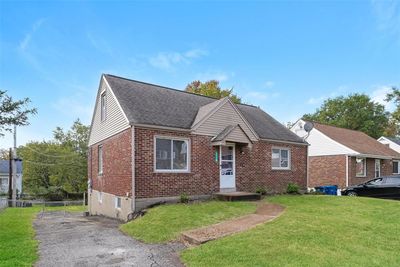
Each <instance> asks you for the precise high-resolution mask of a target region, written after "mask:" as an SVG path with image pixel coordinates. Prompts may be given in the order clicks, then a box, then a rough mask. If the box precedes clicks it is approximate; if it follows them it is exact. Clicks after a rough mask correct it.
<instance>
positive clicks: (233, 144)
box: [218, 143, 236, 190]
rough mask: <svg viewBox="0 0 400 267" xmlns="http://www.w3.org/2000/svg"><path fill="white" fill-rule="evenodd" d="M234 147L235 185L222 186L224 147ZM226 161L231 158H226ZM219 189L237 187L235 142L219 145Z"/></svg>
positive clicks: (233, 167)
mask: <svg viewBox="0 0 400 267" xmlns="http://www.w3.org/2000/svg"><path fill="white" fill-rule="evenodd" d="M223 146H226V147H232V169H233V181H234V187H221V177H222V175H221V164H222V147H223ZM224 161H229V160H224ZM218 163H219V189H220V190H221V189H231V188H236V145H235V143H226V144H225V145H220V146H219V159H218Z"/></svg>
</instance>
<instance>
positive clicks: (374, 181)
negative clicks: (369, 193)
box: [366, 178, 383, 185]
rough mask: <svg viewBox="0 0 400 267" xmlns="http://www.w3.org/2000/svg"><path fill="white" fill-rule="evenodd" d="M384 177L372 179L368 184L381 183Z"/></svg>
mask: <svg viewBox="0 0 400 267" xmlns="http://www.w3.org/2000/svg"><path fill="white" fill-rule="evenodd" d="M382 180H383V179H382V178H378V179H374V180H371V181H369V182H367V183H366V184H367V185H380V184H382Z"/></svg>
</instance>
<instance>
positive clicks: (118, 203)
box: [115, 197, 121, 209]
mask: <svg viewBox="0 0 400 267" xmlns="http://www.w3.org/2000/svg"><path fill="white" fill-rule="evenodd" d="M115 208H116V209H120V208H121V198H120V197H115Z"/></svg>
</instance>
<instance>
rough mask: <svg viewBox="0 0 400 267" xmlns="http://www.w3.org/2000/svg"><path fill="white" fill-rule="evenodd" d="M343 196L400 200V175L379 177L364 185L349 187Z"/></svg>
mask: <svg viewBox="0 0 400 267" xmlns="http://www.w3.org/2000/svg"><path fill="white" fill-rule="evenodd" d="M342 195H347V196H365V197H378V198H390V199H400V175H395V176H385V177H378V178H375V179H373V180H370V181H368V182H366V183H364V184H359V185H355V186H350V187H347V188H346V189H345V190H343V191H342Z"/></svg>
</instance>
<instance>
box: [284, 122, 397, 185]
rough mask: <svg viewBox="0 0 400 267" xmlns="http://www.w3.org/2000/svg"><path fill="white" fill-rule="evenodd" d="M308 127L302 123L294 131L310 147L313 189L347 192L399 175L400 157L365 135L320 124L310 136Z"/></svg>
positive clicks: (296, 125) (310, 181) (310, 173)
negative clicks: (327, 187) (324, 187)
mask: <svg viewBox="0 0 400 267" xmlns="http://www.w3.org/2000/svg"><path fill="white" fill-rule="evenodd" d="M305 124H306V121H304V120H302V119H300V120H298V121H297V122H296V123H295V124H294V125H293V126H292V127H291V130H292V131H293V132H294V133H295V134H297V135H298V136H299V137H302V138H303V139H304V140H306V141H307V142H308V143H309V144H310V146H309V150H308V156H309V165H308V167H309V169H308V175H309V177H308V186H309V187H315V186H322V185H338V186H339V187H340V188H344V187H347V186H350V185H356V184H360V183H363V182H366V181H368V180H371V179H373V178H375V177H379V176H383V175H392V174H393V173H394V172H396V173H397V172H398V165H396V166H397V167H395V168H394V165H393V162H397V161H396V160H398V159H400V154H399V153H398V152H396V151H394V150H392V149H390V148H389V147H388V146H385V145H383V144H381V143H380V142H378V141H377V140H375V139H374V138H372V137H370V136H368V135H366V134H365V133H363V132H360V131H354V130H349V129H344V128H339V127H335V126H329V125H325V124H321V123H317V122H312V124H313V126H314V127H313V128H312V130H311V131H309V132H307V131H305V129H304V126H305ZM396 164H397V163H396Z"/></svg>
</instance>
